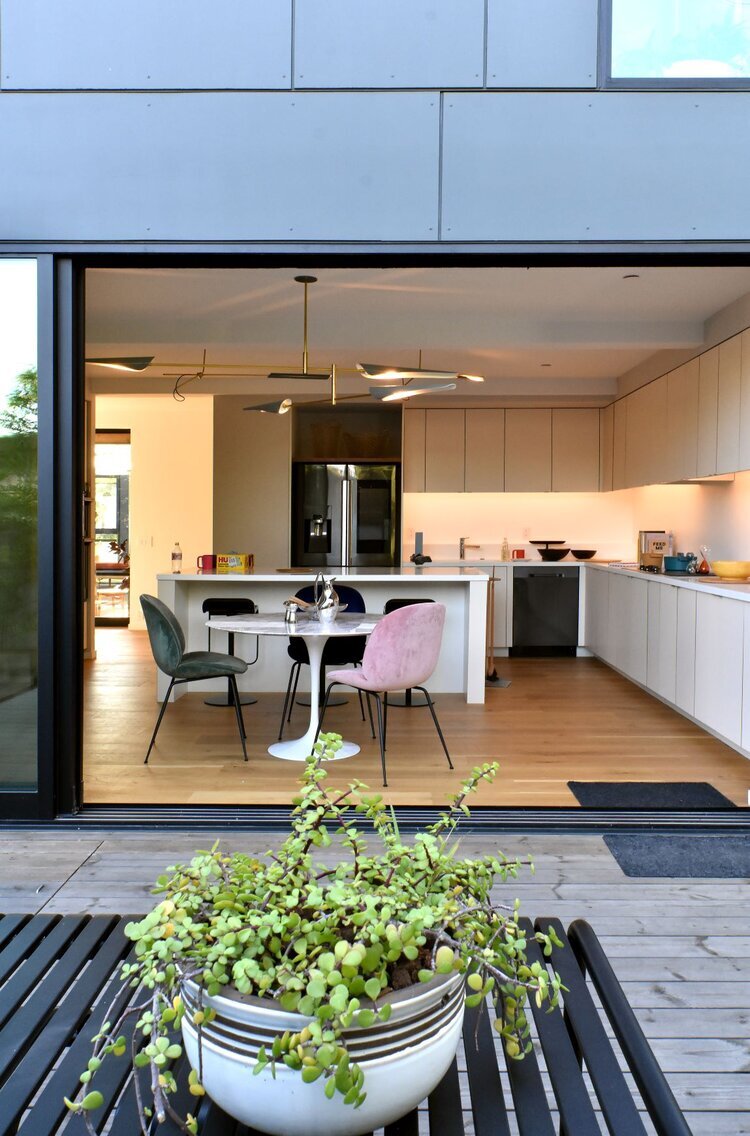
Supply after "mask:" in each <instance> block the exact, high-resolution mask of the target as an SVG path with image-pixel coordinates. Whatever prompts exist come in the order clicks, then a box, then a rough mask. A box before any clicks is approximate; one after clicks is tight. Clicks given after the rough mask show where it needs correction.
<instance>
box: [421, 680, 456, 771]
mask: <svg viewBox="0 0 750 1136" xmlns="http://www.w3.org/2000/svg"><path fill="white" fill-rule="evenodd" d="M414 689H415V690H421V691H422V694H424V696H425V698H426V699H427V705H428V706H429V708H430V713H431V714H432V720H433V722H434V723H435V729H436V730H437V732H438V737H439V738H440V744H441V745H442V747H443V750H444V751H445V756H446V757H447V758H448V765H449V766H450V768H451V769H452V768H453V762H452V761H451V755H450V754H449V753H448V747H447V745H446V744H445V738H444V737H443V731H442V730H441V729H440V723H439V722H438V720H437V714H436V713H435V707H434V706H433V703H432V699H431V698H430V695H429V692H428V691H426V690H425V688H424V687H423V686H415V687H414Z"/></svg>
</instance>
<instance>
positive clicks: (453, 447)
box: [424, 410, 466, 493]
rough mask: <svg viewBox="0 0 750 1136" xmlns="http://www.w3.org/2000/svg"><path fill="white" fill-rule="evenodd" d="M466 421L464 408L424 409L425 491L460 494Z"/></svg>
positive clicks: (462, 484) (462, 481)
mask: <svg viewBox="0 0 750 1136" xmlns="http://www.w3.org/2000/svg"><path fill="white" fill-rule="evenodd" d="M465 447H466V423H465V415H464V411H463V410H425V472H424V482H425V490H426V491H427V492H428V493H463V490H464V459H465Z"/></svg>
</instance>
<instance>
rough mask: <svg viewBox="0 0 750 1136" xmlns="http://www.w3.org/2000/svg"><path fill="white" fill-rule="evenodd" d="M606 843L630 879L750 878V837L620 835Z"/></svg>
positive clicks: (610, 838)
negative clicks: (668, 877) (667, 877)
mask: <svg viewBox="0 0 750 1136" xmlns="http://www.w3.org/2000/svg"><path fill="white" fill-rule="evenodd" d="M604 843H605V844H606V845H607V847H608V848H609V850H610V852H611V853H612V855H613V856H614V858H615V860H616V861H617V863H618V864H619V865H620V867H621V868H622V870H623V872H624V873H625V875H626V876H657V877H665V876H674V877H676V878H678V879H680V878H682V879H747V878H749V877H750V836H737V835H728V834H727V835H721V834H717V835H716V836H703V835H700V836H698V835H695V836H690V835H682V834H680V835H672V834H664V835H658V834H651V833H649V834H646V833H636V834H630V833H627V834H625V833H623V834H620V833H617V834H615V835H613V836H605V837H604Z"/></svg>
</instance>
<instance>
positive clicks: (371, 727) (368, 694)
mask: <svg viewBox="0 0 750 1136" xmlns="http://www.w3.org/2000/svg"><path fill="white" fill-rule="evenodd" d="M365 698H366V699H367V713H368V714H369V715H370V733H371V734H372V736H373V737H375V723H374V722H373V720H372V703H371V702H370V692H369V690H368V691H366V692H365Z"/></svg>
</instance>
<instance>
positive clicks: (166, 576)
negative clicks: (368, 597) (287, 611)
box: [156, 563, 491, 584]
mask: <svg viewBox="0 0 750 1136" xmlns="http://www.w3.org/2000/svg"><path fill="white" fill-rule="evenodd" d="M490 567H491V565H489V564H488V565H487V567H483V568H480V566H479V564H478V563H477V564H464V565H462V566H460V567H459V565H458V564H456V565H450V564H445V565H443V564H440V565H438V564H425V565H424V567H418V566H417V565H414V564H411V565H409V566H408V567H406V566H404V567H401V568H347V569H345V570H339V571H338V572H337V571H336V569H335V568H326V569H323V572H324V574H325V575H326V576H333V577H334V579H336V580H359V581H361V582H365V581H368V580H370V581H374V582H375V581H378V580H399V581H401V582H408V581H409V580H424V579H430V580H435V581H436V582H439V583H462V582H467V581H468V582H469V583H471V582H472V580H481V579H484V578H485V577H486V576H487V572H488V569H489V568H490ZM156 578H157V580H175V581H176V582H178V583H180V582H182V583H198V584H199V583H208V582H211V583H224V584H226V583H227V582H230V583H231V582H232V581H236V580H241V581H243V582H245V581H247V580H253V581H254V582H255V583H264V584H268V583H272V584H283V583H285V582H289V581H293V582H295V583H296V582H297V581H300V582H301V583H305V584H310V583H312V582H313V580H314V579H315V570H314V569H312V570H307V571H304V570H303V571H291V572H290V571H288V570H287V569H283V570H276V569H275V568H264V569H258V570H256V571H255V572H250V573H249V574H247V575H241V574H240V573H238V572H227V573H222V574H221V575H218V574H215V573H211V574H209V573H206V574H205V575H204V574H202V573H197V572H178V573H175V572H163V573H160V574H159V575H158V576H157V577H156Z"/></svg>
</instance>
